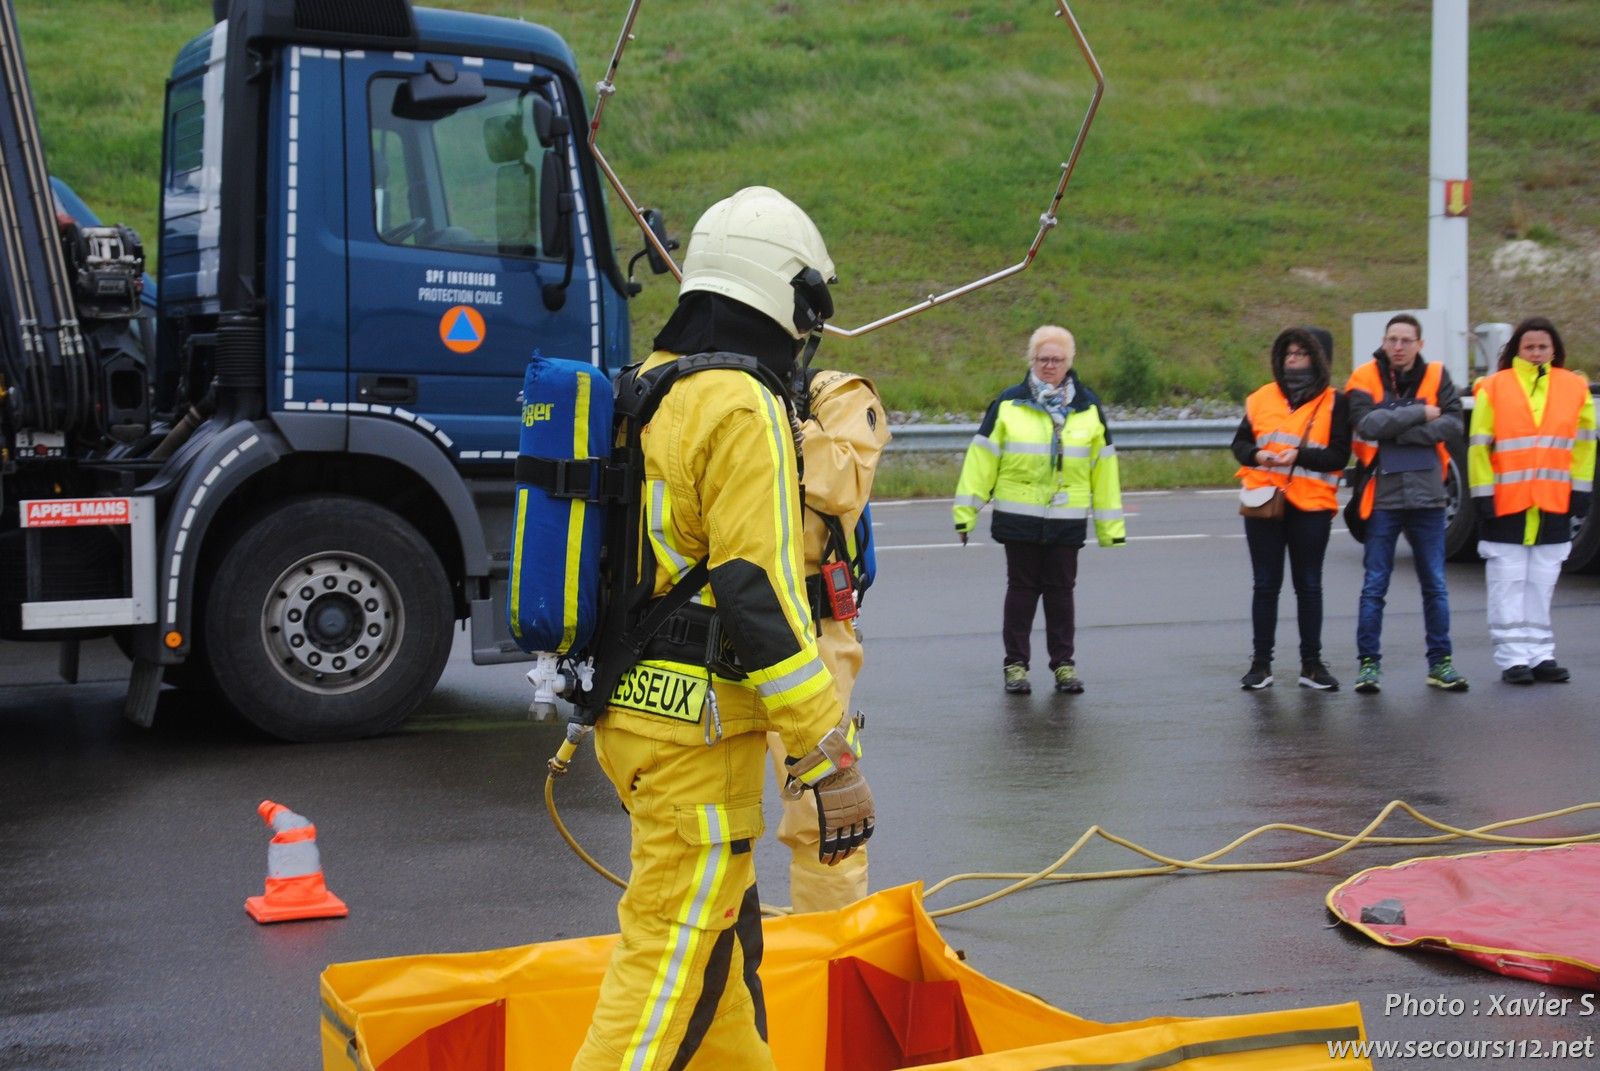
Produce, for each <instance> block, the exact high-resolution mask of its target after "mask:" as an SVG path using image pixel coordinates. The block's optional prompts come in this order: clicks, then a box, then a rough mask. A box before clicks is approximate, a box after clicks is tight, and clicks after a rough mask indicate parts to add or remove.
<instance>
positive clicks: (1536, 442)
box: [1474, 435, 1574, 453]
mask: <svg viewBox="0 0 1600 1071" xmlns="http://www.w3.org/2000/svg"><path fill="white" fill-rule="evenodd" d="M1474 438H1476V436H1474ZM1573 442H1574V440H1572V439H1569V438H1567V437H1566V436H1564V435H1524V436H1523V437H1522V438H1520V439H1501V440H1500V441H1499V442H1497V443H1495V444H1494V448H1495V451H1496V452H1497V453H1498V452H1499V451H1501V450H1536V449H1539V448H1541V447H1543V448H1547V449H1548V448H1550V447H1555V448H1558V449H1561V450H1571V449H1572V444H1573Z"/></svg>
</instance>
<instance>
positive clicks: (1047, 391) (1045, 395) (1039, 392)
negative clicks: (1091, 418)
mask: <svg viewBox="0 0 1600 1071" xmlns="http://www.w3.org/2000/svg"><path fill="white" fill-rule="evenodd" d="M1028 390H1029V391H1030V392H1031V393H1032V394H1033V400H1034V403H1035V404H1036V405H1038V406H1039V408H1041V409H1043V410H1044V411H1045V412H1046V413H1049V414H1050V420H1051V421H1052V422H1053V423H1054V424H1055V434H1053V435H1051V436H1050V467H1051V468H1052V469H1059V468H1060V467H1061V426H1062V425H1063V424H1065V423H1066V422H1067V409H1068V408H1069V407H1070V406H1071V405H1072V399H1073V397H1074V396H1075V395H1076V394H1077V393H1078V388H1077V387H1076V386H1075V385H1074V384H1073V382H1072V377H1071V376H1070V375H1069V376H1067V377H1065V378H1064V379H1062V381H1061V385H1060V386H1058V387H1052V386H1051V385H1050V384H1048V383H1046V382H1045V381H1044V380H1042V379H1040V378H1039V377H1038V376H1036V375H1034V374H1033V371H1032V370H1031V369H1030V370H1029V372H1028Z"/></svg>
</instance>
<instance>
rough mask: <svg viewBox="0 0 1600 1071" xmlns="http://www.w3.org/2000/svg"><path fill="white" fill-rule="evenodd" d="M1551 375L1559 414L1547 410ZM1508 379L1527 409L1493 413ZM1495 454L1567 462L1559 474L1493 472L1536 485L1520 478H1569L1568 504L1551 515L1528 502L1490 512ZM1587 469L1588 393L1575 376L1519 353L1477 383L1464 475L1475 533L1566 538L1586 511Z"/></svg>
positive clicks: (1591, 454) (1522, 539) (1516, 539)
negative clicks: (1557, 386)
mask: <svg viewBox="0 0 1600 1071" xmlns="http://www.w3.org/2000/svg"><path fill="white" fill-rule="evenodd" d="M1508 377H1509V380H1508ZM1552 380H1562V381H1563V383H1562V386H1564V387H1565V388H1566V389H1565V390H1562V391H1559V392H1558V393H1559V394H1560V396H1561V399H1563V400H1564V401H1565V403H1566V404H1565V405H1564V406H1563V408H1562V411H1560V412H1556V411H1552V410H1551V408H1550V405H1549V403H1550V398H1551V390H1550V385H1551V382H1552ZM1491 382H1493V383H1495V384H1499V385H1500V386H1501V389H1500V390H1493V389H1490V387H1491ZM1511 383H1514V384H1515V385H1516V386H1517V387H1520V388H1521V390H1520V393H1521V395H1522V397H1523V398H1525V399H1526V402H1527V408H1526V409H1525V410H1523V411H1522V412H1503V411H1497V410H1496V408H1495V398H1496V397H1497V396H1498V397H1501V398H1502V399H1503V398H1505V397H1507V396H1508V395H1509V392H1508V391H1507V390H1506V389H1505V388H1506V387H1507V386H1509V385H1510V384H1511ZM1502 408H1503V407H1502ZM1519 447H1520V449H1519ZM1496 451H1499V452H1501V454H1502V456H1503V457H1527V456H1530V455H1532V454H1533V453H1535V451H1537V452H1538V453H1539V455H1540V456H1541V457H1545V456H1549V455H1551V452H1552V451H1559V455H1560V456H1562V457H1563V458H1564V459H1565V460H1566V461H1567V464H1566V465H1565V466H1564V471H1560V472H1555V471H1551V472H1544V471H1543V470H1542V469H1541V470H1538V471H1537V472H1536V473H1527V472H1516V473H1509V472H1508V473H1505V474H1503V475H1502V476H1501V481H1500V482H1504V481H1507V480H1510V479H1513V478H1520V479H1522V481H1523V482H1528V483H1531V482H1536V481H1533V480H1529V479H1528V477H1530V476H1533V475H1538V476H1540V477H1542V481H1539V482H1558V483H1562V484H1565V483H1569V482H1570V485H1571V498H1570V502H1569V505H1568V508H1567V509H1566V510H1565V511H1562V512H1556V511H1554V510H1542V509H1540V508H1539V507H1538V506H1533V505H1530V506H1529V507H1528V508H1526V509H1522V510H1514V511H1512V512H1507V513H1506V514H1505V515H1503V516H1502V515H1497V512H1496V501H1495V500H1496V497H1497V496H1496V494H1495V487H1496V484H1497V480H1496V473H1495V460H1494V457H1495V453H1496ZM1568 455H1570V456H1568ZM1594 468H1595V412H1594V398H1593V396H1592V395H1590V393H1589V385H1588V384H1587V383H1585V382H1584V381H1583V379H1582V377H1580V376H1578V375H1577V374H1576V373H1573V372H1568V371H1567V370H1566V369H1564V368H1550V367H1545V368H1541V366H1539V365H1536V364H1533V363H1532V362H1530V361H1524V360H1523V359H1522V358H1521V357H1513V358H1512V359H1511V367H1510V368H1508V369H1505V370H1504V371H1500V372H1496V373H1495V374H1494V375H1492V376H1486V377H1485V378H1484V379H1482V380H1480V381H1479V382H1478V384H1477V386H1476V388H1475V390H1474V394H1473V402H1472V426H1471V428H1470V429H1469V431H1468V435H1467V480H1468V482H1469V483H1470V484H1471V485H1472V499H1473V505H1474V507H1475V508H1476V509H1477V511H1478V534H1479V537H1480V538H1482V539H1485V540H1487V541H1489V542H1491V543H1513V544H1522V545H1524V546H1533V545H1534V544H1536V543H1566V542H1568V541H1569V540H1571V539H1572V520H1573V518H1574V517H1575V516H1576V517H1582V516H1583V515H1584V513H1585V512H1587V510H1588V508H1589V495H1590V493H1591V492H1592V491H1593V489H1594ZM1502 497H1503V496H1502ZM1513 509H1514V508H1513Z"/></svg>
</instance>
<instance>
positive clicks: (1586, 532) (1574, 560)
mask: <svg viewBox="0 0 1600 1071" xmlns="http://www.w3.org/2000/svg"><path fill="white" fill-rule="evenodd" d="M1563 568H1564V569H1566V571H1567V572H1569V573H1600V506H1597V505H1596V499H1595V498H1594V497H1591V498H1590V499H1589V515H1588V516H1587V517H1585V518H1584V519H1583V520H1582V521H1581V522H1578V523H1575V524H1574V525H1573V526H1572V553H1571V554H1569V555H1567V563H1566V565H1565V566H1563Z"/></svg>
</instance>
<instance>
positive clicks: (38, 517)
mask: <svg viewBox="0 0 1600 1071" xmlns="http://www.w3.org/2000/svg"><path fill="white" fill-rule="evenodd" d="M19 504H20V505H21V507H22V527H24V528H70V527H76V526H78V525H85V524H127V523H129V519H130V515H131V513H132V507H131V505H130V504H129V502H128V500H127V499H126V498H37V499H33V500H31V501H27V502H22V503H19Z"/></svg>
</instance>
